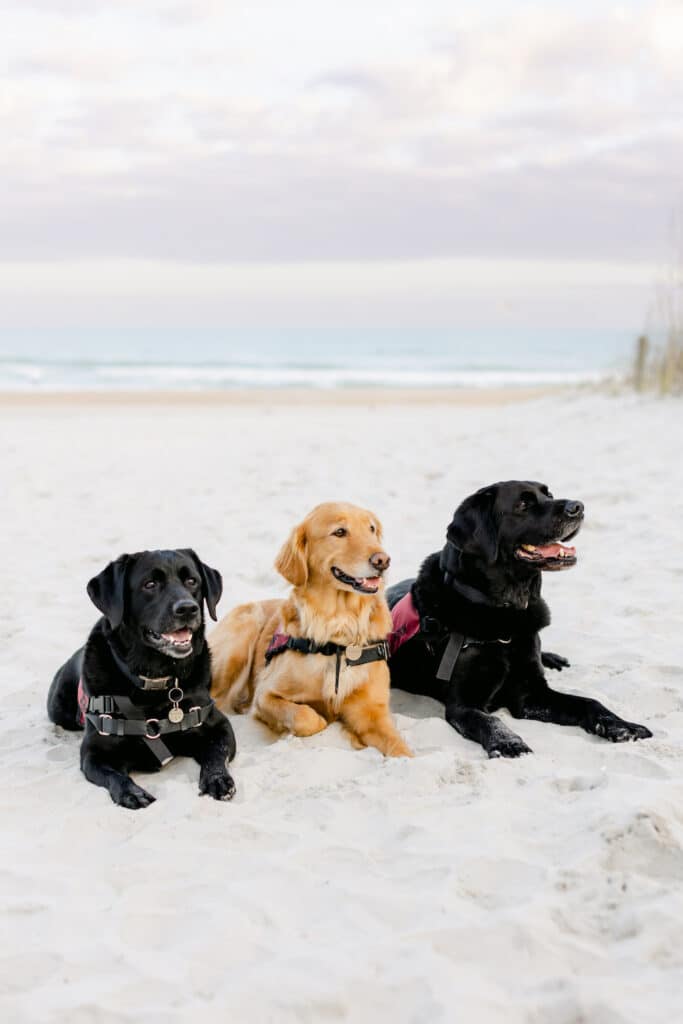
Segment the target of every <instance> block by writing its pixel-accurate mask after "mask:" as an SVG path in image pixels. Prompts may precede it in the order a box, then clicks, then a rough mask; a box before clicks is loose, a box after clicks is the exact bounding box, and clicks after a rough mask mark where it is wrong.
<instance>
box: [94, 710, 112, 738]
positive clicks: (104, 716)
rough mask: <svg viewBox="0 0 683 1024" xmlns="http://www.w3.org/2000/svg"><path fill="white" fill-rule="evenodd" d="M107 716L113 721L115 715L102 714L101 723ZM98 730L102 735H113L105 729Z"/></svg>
mask: <svg viewBox="0 0 683 1024" xmlns="http://www.w3.org/2000/svg"><path fill="white" fill-rule="evenodd" d="M105 718H108V719H109V720H110V721H111V719H112V718H113V715H100V725H101V724H102V722H103V721H104V720H105ZM97 731H98V733H99V734H100V736H111V733H109V732H105V731H104V730H103V729H98V730H97Z"/></svg>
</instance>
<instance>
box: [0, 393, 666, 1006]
mask: <svg viewBox="0 0 683 1024" xmlns="http://www.w3.org/2000/svg"><path fill="white" fill-rule="evenodd" d="M681 436H683V403H678V404H676V403H673V402H663V401H662V402H658V401H655V400H637V399H635V398H632V397H627V398H620V399H618V398H607V397H600V396H595V395H571V394H570V395H566V396H561V397H559V398H558V397H552V398H550V397H549V398H545V399H541V400H537V401H533V402H527V403H522V404H513V405H508V406H505V407H499V408H491V407H480V408H479V407H473V406H457V405H454V406H444V405H439V404H437V403H434V404H432V405H431V406H425V405H422V406H406V407H400V406H398V405H396V406H384V407H381V408H374V409H373V408H367V407H363V406H362V405H361V406H352V407H349V406H346V407H341V406H335V405H333V404H331V403H330V404H329V405H328V406H321V405H319V404H318V405H316V406H305V405H298V407H296V408H287V407H283V406H270V407H268V406H266V405H264V406H261V405H259V404H256V405H252V406H249V405H247V406H245V405H242V406H235V407H233V408H231V407H229V406H228V407H223V406H219V405H216V404H212V405H207V406H206V407H205V408H202V407H201V405H200V404H199V405H198V404H197V403H194V404H193V405H189V404H188V405H186V406H181V407H180V408H179V409H176V410H174V409H171V408H169V407H168V406H167V405H165V404H164V403H163V402H162V403H150V405H149V407H148V408H145V406H144V405H137V406H135V405H121V406H117V405H116V404H114V405H107V406H105V407H103V408H102V409H101V410H99V411H98V410H97V409H95V408H92V407H90V406H88V405H87V404H86V405H78V404H76V405H74V406H69V405H68V404H66V403H61V404H56V405H50V404H38V405H35V404H34V405H32V406H28V405H27V406H23V405H22V404H21V403H19V404H14V405H11V406H10V405H5V406H4V407H3V406H2V405H1V403H0V451H1V452H2V479H3V484H4V489H5V497H4V501H3V504H4V506H5V517H6V518H5V529H4V537H3V539H4V545H3V557H2V567H3V573H2V582H1V585H0V592H1V593H2V604H3V632H4V642H3V649H2V665H3V669H2V702H1V704H0V715H1V719H2V721H1V725H2V738H1V741H0V769H1V775H0V778H1V779H2V786H1V788H0V801H1V805H0V813H1V821H2V832H3V837H2V862H1V865H0V899H1V901H2V909H3V916H2V926H3V939H4V941H3V943H2V945H1V947H0V948H1V953H0V991H1V992H2V998H1V999H0V1012H1V1013H2V1016H3V1019H4V1020H6V1021H9V1022H11V1024H18V1022H23V1021H29V1022H31V1024H33V1022H43V1021H49V1022H58V1021H59V1022H64V1024H90V1022H100V1021H101V1022H106V1024H114V1022H130V1021H142V1020H144V1021H145V1022H146V1024H174V1022H178V1021H183V1022H185V1021H193V1022H194V1021H198V1022H203V1021H206V1022H221V1024H222V1022H225V1021H233V1022H237V1024H245V1022H246V1024H252V1022H259V1024H260V1022H271V1021H272V1022H277V1024H280V1022H284V1024H286V1022H290V1021H297V1022H299V1021H302V1022H311V1024H313V1022H315V1024H317V1022H326V1021H353V1022H356V1021H358V1022H366V1021H367V1022H384V1021H386V1022H391V1024H396V1022H401V1024H403V1022H415V1024H423V1022H429V1024H433V1022H441V1021H443V1022H448V1024H451V1022H455V1021H458V1022H468V1024H469V1022H472V1024H489V1022H495V1024H498V1022H505V1024H517V1022H528V1024H580V1022H585V1024H621V1022H626V1021H628V1022H631V1021H633V1022H634V1024H635V1022H637V1024H643V1022H650V1021H652V1022H657V1024H660V1022H663V1021H671V1022H673V1021H676V1020H680V1019H681V1014H682V1013H683V1010H681V995H682V993H683V942H682V937H683V926H682V924H681V922H682V921H683V892H682V887H681V885H682V880H683V781H682V779H683V761H682V758H681V751H682V746H681V740H682V739H683V692H682V689H681V682H682V670H681V660H682V659H681V654H682V650H681V647H682V644H681V584H682V583H683V566H682V562H681V556H680V550H681V549H680V535H681V528H682V527H681V524H682V523H683V464H682V462H681V457H680V439H681ZM368 439H369V440H371V443H372V447H373V449H374V451H375V452H376V454H373V455H371V456H368V455H367V454H366V450H365V442H366V441H367V440H368ZM512 477H526V478H540V479H543V480H545V481H546V482H548V483H549V484H550V486H551V487H552V488H553V490H554V491H555V493H556V494H557V495H558V496H559V495H563V496H568V497H577V498H581V499H582V500H583V501H585V503H586V506H587V521H586V526H585V528H584V531H583V533H582V535H581V537H580V538H579V541H578V547H579V554H580V564H579V566H578V567H577V568H576V569H575V570H573V571H572V572H570V573H564V574H561V575H557V576H551V577H550V578H548V579H547V581H546V583H545V593H546V596H547V597H548V599H549V601H550V604H551V607H552V608H553V612H554V619H555V624H554V625H553V626H552V627H551V628H550V629H548V630H547V631H546V635H545V646H546V647H547V648H549V649H553V650H556V651H559V652H561V653H562V654H565V655H566V656H568V657H569V658H570V659H571V661H572V668H571V670H570V671H568V672H567V671H566V672H564V673H562V674H561V675H559V676H558V675H556V674H554V676H553V682H555V683H557V684H558V685H561V686H562V687H565V688H567V689H572V690H573V689H576V690H578V691H581V692H585V693H590V694H592V695H594V696H595V697H597V698H599V699H600V700H602V701H604V702H605V703H607V704H608V705H609V706H610V707H612V708H614V709H615V710H616V711H617V712H618V713H620V714H622V715H624V716H625V717H627V718H632V719H634V720H637V721H641V722H645V723H647V724H648V725H649V726H650V727H651V728H652V729H653V731H654V733H655V737H654V739H652V740H649V741H646V742H643V743H638V744H637V745H635V744H631V745H628V746H612V745H610V744H609V743H605V742H603V741H601V740H599V739H597V738H594V737H591V736H588V735H586V734H584V733H583V732H581V731H580V730H578V729H562V728H561V727H559V726H553V725H545V724H542V723H537V722H520V723H512V722H511V720H510V719H509V717H508V716H507V715H504V716H503V717H505V719H506V721H508V722H509V723H510V724H513V726H514V727H515V728H516V729H517V730H518V731H519V733H520V734H521V735H522V736H523V737H524V738H525V739H526V740H527V741H528V742H529V743H530V745H531V746H532V747H533V749H534V751H535V754H534V755H533V756H529V757H526V758H524V759H521V760H519V761H488V760H487V759H486V757H485V755H484V753H483V751H482V750H481V749H480V748H479V747H478V746H476V745H474V744H473V743H468V742H467V741H465V740H463V739H462V738H461V737H459V736H458V735H456V733H455V732H453V730H452V729H450V728H449V727H448V726H447V725H446V723H445V722H444V720H443V714H442V709H441V707H440V706H439V705H437V704H436V703H434V702H431V701H429V700H427V699H420V698H413V697H409V696H407V695H405V694H400V693H396V694H395V699H394V707H395V709H396V712H397V720H398V724H399V727H400V728H401V730H402V731H403V733H404V735H405V736H406V737H407V738H408V740H409V742H410V744H411V745H412V746H413V748H414V749H415V751H416V754H417V756H416V758H415V760H413V761H403V760H401V761H385V760H384V759H383V758H382V757H381V756H380V755H379V754H378V753H377V752H376V751H374V750H365V751H362V752H358V751H354V750H352V749H350V747H349V746H348V745H347V743H346V741H345V740H344V738H343V737H342V735H341V732H340V731H339V728H338V727H337V726H334V727H332V728H330V729H329V730H327V731H326V732H325V733H323V734H322V735H321V736H316V737H314V738H312V739H307V740H298V739H293V738H287V739H278V740H276V739H275V738H274V737H273V736H271V735H270V734H268V733H267V732H266V731H265V730H264V729H263V728H262V727H261V726H260V725H258V724H257V723H255V722H254V721H252V720H250V719H247V718H237V719H234V726H235V730H236V733H237V738H238V745H239V752H238V756H237V758H236V760H235V762H234V775H235V779H236V782H237V787H238V790H237V796H236V797H235V799H234V801H233V802H232V804H220V803H215V802H213V801H211V800H210V799H208V798H203V799H199V798H198V796H197V777H198V769H197V766H196V765H194V764H193V763H192V762H190V761H186V760H179V761H176V762H174V763H173V764H172V765H170V766H169V767H168V768H166V769H164V771H163V772H162V773H161V774H159V775H157V776H142V777H141V781H142V783H143V785H145V786H148V788H149V789H150V791H152V792H153V793H154V794H155V795H156V796H157V798H158V799H157V802H156V803H155V804H154V805H153V806H152V807H151V808H149V809H148V810H143V811H138V812H128V811H124V810H122V809H120V808H117V807H115V806H114V804H112V803H111V801H110V799H109V797H108V795H107V793H106V792H105V791H103V790H99V789H96V788H95V787H94V786H91V785H89V784H88V783H87V782H86V781H85V780H84V778H83V777H82V776H81V774H80V772H79V768H78V745H79V737H78V736H77V735H66V734H62V733H60V732H59V731H58V730H56V729H55V728H53V727H52V726H51V725H50V724H49V723H48V722H47V719H46V716H45V711H44V700H45V694H46V692H47V688H48V685H49V682H50V679H51V677H52V674H53V672H54V670H55V669H56V668H57V666H58V665H59V664H60V663H61V662H62V660H63V659H64V658H65V657H66V656H67V655H69V654H70V653H71V652H72V650H74V649H75V648H76V647H77V646H78V645H80V644H81V643H82V642H83V640H84V639H85V637H86V634H87V631H88V629H89V627H90V625H91V624H92V622H93V621H94V619H95V618H96V612H95V610H94V609H93V608H92V606H91V605H90V604H89V601H88V599H87V596H86V593H85V583H86V581H87V580H88V578H89V577H90V576H91V575H92V574H94V573H95V572H97V571H98V570H99V569H100V568H101V567H102V566H103V565H104V563H106V562H107V561H108V560H109V559H110V558H111V557H113V556H116V555H118V554H119V553H120V552H122V551H125V550H134V549H138V548H142V547H147V546H149V547H167V546H168V547H172V546H184V545H193V546H195V547H196V548H197V550H198V551H199V552H200V554H201V556H202V557H203V558H204V559H205V560H206V561H207V562H209V563H211V564H213V565H215V566H216V567H218V568H220V569H221V570H222V571H223V573H224V576H225V585H226V590H225V596H224V598H223V601H222V603H221V606H220V608H221V611H222V612H223V613H225V612H227V611H228V609H229V608H230V607H231V605H232V604H234V603H236V602H237V601H242V600H245V599H248V598H251V597H261V596H266V595H270V594H279V593H282V592H283V590H284V587H283V585H282V584H281V583H279V582H278V580H277V578H276V576H275V574H274V572H273V570H272V569H271V564H272V560H273V557H274V555H275V553H276V551H277V549H278V546H279V544H280V542H281V541H282V540H283V538H284V537H285V535H286V533H287V531H288V529H289V527H290V526H291V525H292V523H293V522H295V521H296V519H297V518H298V517H299V516H301V515H302V514H303V513H304V512H305V511H306V510H307V509H308V508H309V507H310V506H311V505H313V504H314V503H315V502H317V501H320V500H322V499H330V498H344V499H348V500H351V501H356V502H359V503H362V504H367V505H369V506H370V507H372V508H373V509H375V510H376V511H377V513H378V514H379V515H380V517H381V518H382V519H383V520H384V524H385V528H386V541H387V547H388V550H389V551H390V552H391V553H392V555H393V560H394V562H393V565H394V568H393V573H392V579H393V580H399V579H401V578H402V577H403V576H404V575H407V574H412V573H414V571H415V569H416V567H417V565H418V563H419V561H420V558H421V557H422V556H424V555H425V554H427V553H428V552H429V551H431V550H434V549H435V548H436V547H438V546H440V544H441V540H442V537H443V533H444V529H445V526H446V523H447V521H448V519H449V517H450V514H451V512H452V509H453V507H454V506H455V504H456V503H457V502H458V501H459V500H460V499H461V498H462V497H464V496H465V495H466V494H467V493H469V492H470V491H471V490H473V489H474V488H476V487H478V486H480V485H482V484H485V483H489V482H491V481H493V480H497V479H501V478H502V479H507V478H512Z"/></svg>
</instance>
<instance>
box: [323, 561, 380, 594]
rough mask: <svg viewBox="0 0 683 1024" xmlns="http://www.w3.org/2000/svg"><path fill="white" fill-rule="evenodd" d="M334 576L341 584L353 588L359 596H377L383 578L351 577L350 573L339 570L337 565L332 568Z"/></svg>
mask: <svg viewBox="0 0 683 1024" xmlns="http://www.w3.org/2000/svg"><path fill="white" fill-rule="evenodd" d="M332 575H333V576H334V578H335V579H337V580H339V582H340V583H345V584H346V586H347V587H353V589H354V590H357V591H358V593H359V594H376V593H377V591H378V590H379V585H380V583H381V582H382V577H381V576H349V574H348V573H346V572H343V571H342V570H341V569H338V568H337V566H336V565H333V566H332Z"/></svg>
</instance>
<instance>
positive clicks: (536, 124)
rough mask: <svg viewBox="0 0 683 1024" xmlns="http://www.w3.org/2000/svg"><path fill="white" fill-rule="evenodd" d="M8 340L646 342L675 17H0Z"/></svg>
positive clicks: (669, 168)
mask: <svg viewBox="0 0 683 1024" xmlns="http://www.w3.org/2000/svg"><path fill="white" fill-rule="evenodd" d="M0 24H2V39H1V41H0V60H1V63H2V85H1V88H0V131H1V136H0V137H1V138H2V146H1V147H0V326H4V327H18V326H23V327H34V326H47V325H54V326H57V327H73V326H90V325H108V326H138V327H139V326H156V327H163V326H170V325H174V326H179V325H183V326H190V327H191V326H231V327H233V326H317V327H320V326H327V325H333V326H354V325H356V326H364V327H368V326H384V327H387V326H401V325H402V326H406V325H407V326H417V327H419V326H466V325H472V326H506V325H509V326H514V327H520V326H522V327H524V326H529V327H532V326H533V327H546V326H547V327H551V326H558V325H559V326H563V327H567V326H569V327H571V326H575V327H581V326H585V327H591V328H594V327H596V326H597V327H601V326H604V327H605V328H607V327H624V328H629V329H631V328H633V329H634V330H635V331H637V330H639V329H640V328H641V327H642V325H643V321H644V318H645V317H646V313H647V307H648V304H649V303H650V302H651V297H652V293H653V289H654V286H655V281H656V279H657V275H658V273H659V272H660V268H661V267H662V264H663V263H664V262H665V261H666V259H667V256H668V244H669V241H668V236H669V229H670V223H671V218H672V216H673V215H674V214H675V212H676V211H679V210H680V208H681V204H682V203H683V174H682V170H683V60H682V59H681V54H682V53H683V3H681V2H677V3H671V2H669V0H666V2H661V3H658V2H650V3H646V2H636V0H628V2H626V0H624V2H622V3H618V4H614V3H604V2H600V0H597V2H593V3H585V2H583V0H577V2H572V3H568V2H562V3H560V2H554V0H545V2H543V3H525V2H516V3H512V2H503V0H479V2H478V3H476V4H475V3H460V4H456V3H454V2H453V0H449V2H441V0H422V2H420V3H416V2H415V0H410V2H404V0H363V2H360V0H345V2H344V3H339V2H338V0H337V2H330V0H287V2H286V3H284V2H282V0H279V2H266V0H251V2H238V0H106V2H100V0H12V2H10V0H0Z"/></svg>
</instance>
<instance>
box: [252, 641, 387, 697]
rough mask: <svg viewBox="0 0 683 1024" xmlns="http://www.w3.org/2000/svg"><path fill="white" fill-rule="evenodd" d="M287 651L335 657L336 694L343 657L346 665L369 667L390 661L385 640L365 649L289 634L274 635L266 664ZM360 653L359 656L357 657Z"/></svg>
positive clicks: (267, 653) (353, 645)
mask: <svg viewBox="0 0 683 1024" xmlns="http://www.w3.org/2000/svg"><path fill="white" fill-rule="evenodd" d="M285 651H297V653H299V654H324V655H326V656H327V657H332V656H333V655H334V657H335V671H334V692H335V693H339V674H340V671H341V659H342V655H343V654H345V655H346V664H347V665H349V666H351V667H353V666H354V665H367V664H368V662H371V661H388V660H389V647H388V644H387V642H386V641H385V640H375V641H373V643H371V644H368V645H367V646H365V647H361V646H359V645H355V644H349V645H348V646H344V644H334V643H332V642H331V641H330V642H328V643H326V644H316V643H315V641H314V640H309V639H308V638H307V637H304V636H289V634H287V633H274V634H273V639H272V640H271V641H270V644H269V646H268V650H267V651H266V664H268V663H269V662H270V660H271V659H272V658H274V657H275V656H276V655H277V654H284V652H285ZM356 652H358V655H357V656H355V655H356Z"/></svg>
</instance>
